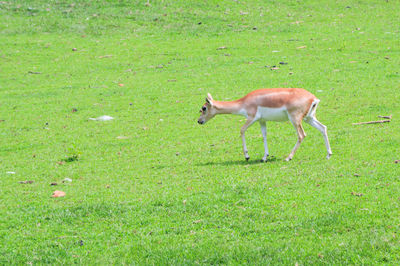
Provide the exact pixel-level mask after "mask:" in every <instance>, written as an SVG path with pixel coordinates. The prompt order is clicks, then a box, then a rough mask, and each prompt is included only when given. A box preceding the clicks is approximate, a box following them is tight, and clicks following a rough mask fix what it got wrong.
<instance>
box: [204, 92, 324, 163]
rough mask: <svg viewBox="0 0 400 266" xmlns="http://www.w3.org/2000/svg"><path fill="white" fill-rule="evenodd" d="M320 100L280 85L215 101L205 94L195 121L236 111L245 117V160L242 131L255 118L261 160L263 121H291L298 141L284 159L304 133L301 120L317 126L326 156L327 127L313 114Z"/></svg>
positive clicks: (301, 139) (266, 155)
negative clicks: (203, 102) (258, 125)
mask: <svg viewBox="0 0 400 266" xmlns="http://www.w3.org/2000/svg"><path fill="white" fill-rule="evenodd" d="M318 103H319V99H317V97H315V96H314V95H313V94H312V93H310V92H308V91H306V90H304V89H297V88H279V89H259V90H255V91H253V92H250V93H249V94H247V95H246V96H244V97H243V98H241V99H239V100H236V101H228V102H222V101H215V100H214V99H213V98H212V96H211V94H209V93H208V95H207V98H206V103H205V104H204V105H203V106H202V107H201V110H200V112H201V115H200V117H199V119H198V121H197V122H198V123H199V124H201V125H203V124H205V123H206V122H207V121H209V120H210V119H211V118H213V117H214V116H215V115H218V114H236V115H243V116H245V117H246V118H247V120H246V123H245V124H244V125H243V127H242V128H241V130H240V135H241V137H242V143H243V153H244V157H245V158H246V160H249V158H250V157H249V154H248V151H247V147H246V139H245V132H246V129H247V128H249V127H250V126H251V125H252V124H253V123H254V122H256V121H258V122H259V123H260V126H261V132H262V135H263V139H264V150H265V153H264V157H263V158H262V161H264V162H265V161H267V157H268V156H269V153H268V145H267V128H266V121H287V120H290V122H291V123H292V124H293V126H294V128H295V129H296V132H297V137H298V140H297V142H296V144H295V146H294V148H293V149H292V151H291V152H290V154H289V156H288V157H287V158H286V161H290V160H291V159H292V158H293V156H294V153H295V152H296V150H297V149H298V148H299V146H300V143H301V142H302V141H303V139H304V138H305V136H306V133H305V132H304V130H303V126H302V124H301V122H302V120H304V121H305V122H306V123H308V124H310V125H311V126H312V127H315V128H316V129H318V130H319V131H320V132H321V134H322V136H323V137H324V141H325V146H326V150H327V152H328V155H327V156H326V158H327V159H329V157H330V156H331V155H332V151H331V147H330V145H329V140H328V135H327V130H326V126H324V125H323V124H321V123H320V122H319V121H318V120H317V118H316V117H315V111H316V109H317V106H318Z"/></svg>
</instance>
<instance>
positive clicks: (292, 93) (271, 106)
mask: <svg viewBox="0 0 400 266" xmlns="http://www.w3.org/2000/svg"><path fill="white" fill-rule="evenodd" d="M315 99H316V97H315V96H314V95H313V94H312V93H310V92H308V91H306V90H304V89H300V88H275V89H259V90H255V91H252V92H250V93H249V94H247V95H246V96H244V97H243V98H241V99H240V100H241V101H243V102H244V103H245V105H246V109H247V110H248V113H249V114H250V115H253V116H255V117H256V118H258V119H263V120H267V121H268V120H272V121H286V120H288V112H289V113H290V112H291V111H292V110H300V111H301V112H303V113H304V115H305V114H306V113H307V111H308V110H309V108H310V106H311V104H312V102H313V101H314V100H315Z"/></svg>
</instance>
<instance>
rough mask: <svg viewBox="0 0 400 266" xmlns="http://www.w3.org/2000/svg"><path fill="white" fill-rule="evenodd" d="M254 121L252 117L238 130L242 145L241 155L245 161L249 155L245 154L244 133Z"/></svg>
mask: <svg viewBox="0 0 400 266" xmlns="http://www.w3.org/2000/svg"><path fill="white" fill-rule="evenodd" d="M255 121H256V120H255V119H254V117H251V118H250V117H249V118H247V121H246V123H245V124H244V125H243V127H242V128H241V129H240V135H241V137H242V144H243V153H244V157H245V158H246V160H247V161H248V160H249V158H250V156H249V153H248V152H247V147H246V138H245V135H244V133H245V132H246V130H247V128H249V126H251V125H252V124H253V123H254V122H255Z"/></svg>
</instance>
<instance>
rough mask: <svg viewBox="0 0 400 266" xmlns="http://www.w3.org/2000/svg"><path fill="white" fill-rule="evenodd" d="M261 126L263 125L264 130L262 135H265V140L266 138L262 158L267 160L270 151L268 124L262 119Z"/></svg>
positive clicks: (264, 160) (262, 129)
mask: <svg viewBox="0 0 400 266" xmlns="http://www.w3.org/2000/svg"><path fill="white" fill-rule="evenodd" d="M260 126H261V132H262V136H263V140H264V157H263V158H262V161H263V162H266V161H267V157H268V155H269V152H268V144H267V126H266V124H265V121H260Z"/></svg>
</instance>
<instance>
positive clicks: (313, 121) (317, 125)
mask: <svg viewBox="0 0 400 266" xmlns="http://www.w3.org/2000/svg"><path fill="white" fill-rule="evenodd" d="M305 121H306V122H307V123H308V124H310V125H311V126H312V127H315V128H316V129H318V130H319V131H320V132H321V133H322V136H323V137H324V141H325V146H326V151H327V152H328V155H327V156H326V158H327V159H329V157H331V155H332V150H331V145H330V144H329V139H328V133H327V129H326V126H325V125H323V124H321V122H319V121H318V120H317V119H316V118H315V117H311V116H310V117H308V119H306V120H305Z"/></svg>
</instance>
